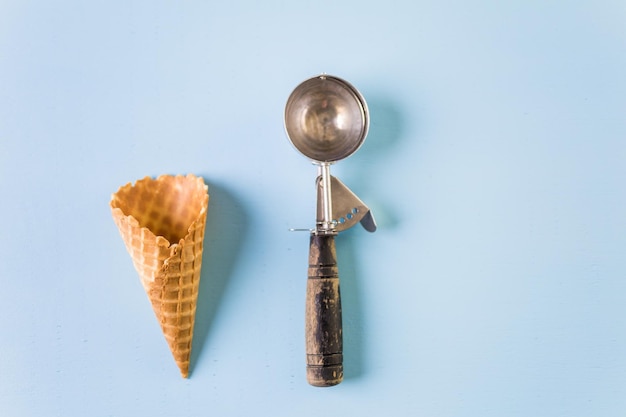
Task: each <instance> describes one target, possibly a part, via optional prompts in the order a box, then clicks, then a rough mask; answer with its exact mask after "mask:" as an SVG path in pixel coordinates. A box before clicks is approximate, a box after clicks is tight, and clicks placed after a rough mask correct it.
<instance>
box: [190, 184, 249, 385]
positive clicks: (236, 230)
mask: <svg viewBox="0 0 626 417" xmlns="http://www.w3.org/2000/svg"><path fill="white" fill-rule="evenodd" d="M205 178H206V177H205ZM207 184H208V186H209V196H210V198H209V209H208V211H207V223H206V229H205V234H204V250H203V258H202V270H201V275H200V286H199V289H198V305H197V309H196V318H195V324H194V336H193V342H192V349H191V364H190V365H191V366H190V375H191V374H193V371H194V367H195V365H196V364H197V363H198V361H199V360H200V357H201V355H202V353H203V350H204V349H203V348H204V346H205V344H206V343H207V341H208V339H209V333H210V330H211V327H212V324H213V323H214V321H215V318H216V317H217V312H218V310H219V306H220V304H221V301H222V299H223V295H224V293H225V291H226V288H227V286H228V282H229V279H230V277H231V275H232V273H233V268H234V266H235V264H236V262H237V258H238V256H239V251H240V249H241V246H242V243H243V241H244V238H245V235H246V233H247V230H248V225H247V223H248V219H247V217H248V216H247V215H246V213H245V211H244V209H243V207H242V205H241V204H239V203H238V201H237V199H236V198H235V197H234V196H233V195H232V194H231V193H230V192H229V191H227V190H226V189H225V188H224V187H222V186H221V185H218V184H214V183H207Z"/></svg>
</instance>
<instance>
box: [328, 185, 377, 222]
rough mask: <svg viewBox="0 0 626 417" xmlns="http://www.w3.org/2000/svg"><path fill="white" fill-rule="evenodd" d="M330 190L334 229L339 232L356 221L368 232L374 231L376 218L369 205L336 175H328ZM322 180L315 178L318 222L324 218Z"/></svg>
mask: <svg viewBox="0 0 626 417" xmlns="http://www.w3.org/2000/svg"><path fill="white" fill-rule="evenodd" d="M330 192H331V196H332V199H331V201H332V208H331V212H332V222H333V224H334V230H335V231H337V232H341V231H343V230H346V229H349V228H351V227H352V226H354V225H355V224H357V223H358V222H360V223H361V225H362V226H363V227H364V228H365V230H367V231H368V232H375V231H376V220H374V216H373V215H372V212H371V211H370V209H369V207H367V206H366V205H365V203H363V201H361V199H360V198H359V197H357V196H356V194H354V193H353V192H352V190H350V189H349V188H348V187H347V186H346V185H345V184H344V183H342V182H341V181H340V180H339V179H338V178H337V177H334V176H332V175H331V176H330ZM323 193H324V190H323V182H322V177H321V176H319V177H318V178H317V222H318V223H320V222H322V221H323V218H324V208H323V204H322V201H323V197H322V196H323Z"/></svg>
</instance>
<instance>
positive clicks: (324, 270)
mask: <svg viewBox="0 0 626 417" xmlns="http://www.w3.org/2000/svg"><path fill="white" fill-rule="evenodd" d="M305 322H306V363H307V380H308V382H309V384H311V385H313V386H316V387H330V386H333V385H337V384H339V383H340V382H341V381H342V380H343V335H342V319H341V293H340V290H339V271H338V268H337V253H336V249H335V234H317V233H316V232H313V233H311V241H310V247H309V277H308V279H307V292H306V314H305Z"/></svg>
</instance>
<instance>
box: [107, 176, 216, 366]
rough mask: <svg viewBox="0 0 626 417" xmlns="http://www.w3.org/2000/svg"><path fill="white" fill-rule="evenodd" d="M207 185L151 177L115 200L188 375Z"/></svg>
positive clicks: (123, 227)
mask: <svg viewBox="0 0 626 417" xmlns="http://www.w3.org/2000/svg"><path fill="white" fill-rule="evenodd" d="M207 190H208V187H207V186H206V185H205V184H204V181H203V180H202V178H199V177H195V176H194V175H191V174H190V175H187V176H171V175H162V176H160V177H158V178H156V179H153V178H150V177H146V178H144V179H141V180H139V181H137V182H136V183H135V184H134V185H132V184H130V183H128V184H126V185H124V186H122V187H120V189H119V190H118V191H117V192H116V193H114V194H113V195H112V198H111V203H110V205H111V210H112V213H113V220H114V221H115V224H116V225H117V227H118V229H119V231H120V234H121V235H122V238H123V239H124V244H125V245H126V249H127V250H128V252H129V254H130V256H131V258H132V260H133V264H134V266H135V269H136V270H137V272H138V273H139V277H140V279H141V283H142V285H143V288H144V289H145V291H146V294H147V295H148V298H149V299H150V303H151V304H152V309H153V310H154V313H155V314H156V317H157V320H158V321H159V324H160V325H161V329H162V331H163V335H164V336H165V339H166V340H167V343H168V345H169V348H170V350H171V351H172V354H173V355H174V360H175V361H176V364H177V365H178V367H179V369H180V372H181V374H182V376H183V377H184V378H186V377H187V376H188V374H189V360H190V357H191V341H192V337H193V326H194V318H195V313H196V302H197V299H198V287H199V284H200V267H201V264H202V243H203V240H204V227H205V224H206V213H207V208H208V203H209V195H208V192H207Z"/></svg>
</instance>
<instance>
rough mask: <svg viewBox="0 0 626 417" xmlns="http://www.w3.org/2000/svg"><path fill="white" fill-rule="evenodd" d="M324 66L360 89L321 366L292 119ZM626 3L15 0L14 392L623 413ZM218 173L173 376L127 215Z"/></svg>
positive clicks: (5, 308) (129, 411)
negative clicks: (334, 324) (175, 181)
mask: <svg viewBox="0 0 626 417" xmlns="http://www.w3.org/2000/svg"><path fill="white" fill-rule="evenodd" d="M322 72H326V73H329V74H333V75H337V76H340V77H342V78H345V79H347V80H348V81H350V82H351V83H353V84H354V85H355V86H356V87H357V88H358V89H359V90H360V91H361V92H362V94H363V95H364V96H365V98H366V100H367V101H368V104H369V107H370V111H371V129H370V134H369V136H368V139H367V141H366V142H365V144H364V146H363V147H362V148H361V149H360V150H359V152H358V153H356V154H355V155H354V156H352V157H351V158H348V159H346V160H345V161H342V162H340V163H338V164H337V165H335V166H334V167H333V169H332V170H333V174H334V175H336V176H337V177H339V178H340V179H342V181H343V182H344V183H346V184H347V185H348V186H349V187H350V188H351V189H352V190H353V191H354V192H355V193H356V194H358V195H359V197H361V199H362V200H364V201H365V202H366V203H367V204H368V205H369V206H370V207H371V209H372V210H373V212H374V215H375V216H376V218H377V220H378V223H379V230H378V231H377V232H376V233H375V234H369V233H367V232H366V231H364V230H363V229H361V228H360V227H359V228H354V229H351V230H349V231H347V232H345V233H343V234H341V235H340V236H339V237H338V253H339V263H340V271H341V276H342V292H343V302H344V323H345V325H344V333H345V344H346V346H345V355H346V358H345V367H346V370H345V377H346V378H345V381H344V382H343V383H342V384H341V385H339V386H337V387H335V388H330V389H319V388H313V387H310V386H308V385H307V383H306V380H305V373H304V324H303V314H304V292H305V285H306V265H307V255H308V236H307V234H306V233H297V232H289V231H288V229H289V228H290V227H296V228H308V227H311V226H312V225H313V222H314V212H315V188H314V178H315V173H316V171H315V167H314V166H312V165H311V164H310V163H309V162H308V161H307V160H306V159H305V158H304V157H302V156H301V155H299V154H298V153H297V152H295V151H294V149H293V148H292V146H291V145H290V144H289V142H288V140H287V138H286V135H285V133H284V129H283V120H282V117H283V109H284V105H285V102H286V100H287V97H288V96H289V94H290V93H291V91H292V90H293V88H295V86H296V85H297V84H299V83H300V82H301V81H303V80H304V79H306V78H309V77H311V76H314V75H317V74H319V73H322ZM625 114H626V3H624V2H623V1H622V0H615V1H610V0H601V1H599V0H594V1H509V2H495V1H488V0H482V1H469V2H466V1H458V0H457V1H454V0H451V1H409V0H404V1H393V0H392V1H386V2H378V1H376V2H374V1H369V0H365V1H364V0H351V1H346V0H343V1H329V0H316V1H298V2H289V1H283V0H270V1H264V2H257V1H250V0H248V1H245V0H233V1H229V2H225V1H222V2H208V1H139V0H135V1H83V2H80V1H39V2H35V1H27V0H19V1H17V0H15V1H10V0H9V1H7V0H4V1H3V2H2V3H0V195H1V201H2V203H1V204H0V218H1V219H2V224H1V227H0V237H1V239H0V254H1V255H0V260H1V263H0V267H1V271H0V288H1V290H2V302H1V303H0V334H1V336H0V337H1V339H0V341H1V343H0V414H1V415H3V416H87V415H89V416H131V415H153V416H161V415H180V416H200V415H219V416H250V415H273V416H319V415H322V414H324V413H327V412H328V413H330V412H332V413H336V414H337V415H365V416H374V415H389V413H391V414H390V415H398V416H403V415H413V416H444V417H445V416H455V417H465V416H467V417H470V416H471V417H479V416H480V417H487V416H494V417H496V416H498V417H501V416H524V417H526V416H534V417H537V416H549V417H555V416H568V417H572V416H581V417H583V416H584V417H588V416H603V417H612V416H623V415H624V413H625V412H626V279H625V278H626V276H625V275H626V261H625V254H626V186H625V183H624V179H625V178H626V163H625V162H626V117H625ZM166 173H169V174H186V173H194V174H197V175H202V176H203V177H204V178H205V180H206V182H207V184H208V185H209V192H210V195H211V200H210V203H209V213H208V225H207V236H206V240H205V258H204V263H203V272H202V284H201V288H200V298H199V307H198V313H197V324H196V334H195V338H194V346H193V349H194V350H193V362H192V374H191V377H190V379H188V380H184V379H182V378H180V376H179V373H178V370H177V368H176V365H175V363H174V361H173V359H172V357H171V354H170V352H169V350H168V348H167V345H166V343H165V340H164V338H163V336H162V334H161V331H160V329H159V327H158V324H157V322H156V320H155V318H154V316H153V313H152V310H151V308H150V305H149V302H148V300H147V297H146V296H145V294H144V292H143V289H142V287H141V284H140V282H139V278H138V276H137V274H136V272H135V270H134V269H133V266H132V263H131V260H130V257H129V256H128V254H127V253H126V250H125V248H124V245H123V243H122V240H121V238H120V236H119V233H118V231H117V229H116V227H115V225H114V223H113V220H112V218H111V213H110V209H109V206H108V204H109V199H110V195H111V193H113V192H114V191H116V190H117V188H118V187H119V186H121V185H123V184H125V183H127V182H132V181H135V180H137V179H139V178H142V177H144V176H146V175H149V176H156V175H160V174H166Z"/></svg>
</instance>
